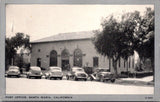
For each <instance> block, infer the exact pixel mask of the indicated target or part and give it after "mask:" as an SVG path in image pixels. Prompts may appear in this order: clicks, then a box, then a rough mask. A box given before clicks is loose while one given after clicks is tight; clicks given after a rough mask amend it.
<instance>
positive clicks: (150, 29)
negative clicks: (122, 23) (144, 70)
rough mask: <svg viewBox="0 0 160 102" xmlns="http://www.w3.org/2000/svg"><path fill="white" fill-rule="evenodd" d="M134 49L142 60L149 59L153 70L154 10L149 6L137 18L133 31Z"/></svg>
mask: <svg viewBox="0 0 160 102" xmlns="http://www.w3.org/2000/svg"><path fill="white" fill-rule="evenodd" d="M135 50H136V51H137V52H138V54H139V57H140V59H141V61H142V62H143V61H144V60H145V59H146V58H149V59H150V60H151V64H152V68H153V70H154V10H152V9H151V8H146V11H145V14H144V16H142V17H141V19H139V20H138V27H137V29H136V31H135Z"/></svg>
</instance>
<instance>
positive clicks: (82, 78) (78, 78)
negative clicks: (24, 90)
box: [76, 76, 87, 79]
mask: <svg viewBox="0 0 160 102" xmlns="http://www.w3.org/2000/svg"><path fill="white" fill-rule="evenodd" d="M76 78H77V79H87V77H79V76H77V77H76Z"/></svg>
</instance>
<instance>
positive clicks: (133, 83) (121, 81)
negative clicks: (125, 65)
mask: <svg viewBox="0 0 160 102" xmlns="http://www.w3.org/2000/svg"><path fill="white" fill-rule="evenodd" d="M115 83H116V84H122V85H138V86H154V82H151V81H150V82H145V81H137V80H122V79H117V80H116V81H115Z"/></svg>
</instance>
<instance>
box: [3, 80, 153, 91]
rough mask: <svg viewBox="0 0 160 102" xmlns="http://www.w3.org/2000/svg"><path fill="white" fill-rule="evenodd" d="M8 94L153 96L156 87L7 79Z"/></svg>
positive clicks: (92, 82) (93, 82)
mask: <svg viewBox="0 0 160 102" xmlns="http://www.w3.org/2000/svg"><path fill="white" fill-rule="evenodd" d="M6 93H7V94H153V93H154V87H148V86H132V85H118V84H112V83H102V82H95V81H71V80H69V81H68V80H48V79H27V78H6Z"/></svg>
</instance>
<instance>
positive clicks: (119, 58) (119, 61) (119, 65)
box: [118, 58, 121, 67]
mask: <svg viewBox="0 0 160 102" xmlns="http://www.w3.org/2000/svg"><path fill="white" fill-rule="evenodd" d="M118 61H119V67H121V58H119V60H118Z"/></svg>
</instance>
